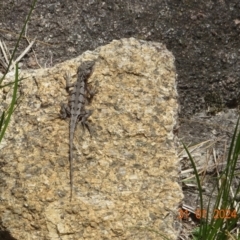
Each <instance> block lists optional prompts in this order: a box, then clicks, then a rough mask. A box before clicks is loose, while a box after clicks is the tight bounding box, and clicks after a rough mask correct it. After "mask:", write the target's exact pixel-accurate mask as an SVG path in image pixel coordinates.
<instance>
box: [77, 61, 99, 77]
mask: <svg viewBox="0 0 240 240" xmlns="http://www.w3.org/2000/svg"><path fill="white" fill-rule="evenodd" d="M94 63H95V62H94V61H86V62H83V63H82V64H81V65H80V66H79V68H78V71H77V72H78V74H80V75H84V76H85V77H89V76H90V75H91V73H92V68H93V66H94Z"/></svg>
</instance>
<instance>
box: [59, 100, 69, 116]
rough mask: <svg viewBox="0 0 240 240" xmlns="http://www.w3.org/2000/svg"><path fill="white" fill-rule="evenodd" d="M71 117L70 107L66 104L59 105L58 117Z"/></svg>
mask: <svg viewBox="0 0 240 240" xmlns="http://www.w3.org/2000/svg"><path fill="white" fill-rule="evenodd" d="M70 115H71V111H70V107H69V105H68V104H65V103H61V109H60V117H61V118H62V119H65V118H67V117H69V116H70Z"/></svg>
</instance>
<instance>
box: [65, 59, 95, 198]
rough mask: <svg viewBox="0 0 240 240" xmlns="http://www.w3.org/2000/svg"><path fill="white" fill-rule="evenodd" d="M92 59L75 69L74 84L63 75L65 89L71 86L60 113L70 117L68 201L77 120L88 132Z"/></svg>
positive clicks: (71, 182) (71, 185)
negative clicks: (89, 79)
mask: <svg viewBox="0 0 240 240" xmlns="http://www.w3.org/2000/svg"><path fill="white" fill-rule="evenodd" d="M93 66H94V61H86V62H83V63H82V64H81V65H80V66H79V68H78V71H77V81H76V83H74V84H70V81H69V75H66V76H65V79H66V89H67V91H69V88H71V87H73V90H72V91H71V98H70V101H69V104H64V103H62V104H61V110H60V115H61V118H63V119H65V118H67V117H70V122H69V148H70V149H69V162H70V187H71V193H70V201H71V200H72V192H73V163H72V161H73V138H74V132H75V128H76V124H77V122H80V123H81V124H82V126H83V127H86V128H87V129H88V130H89V132H90V133H91V131H90V127H89V124H88V121H87V119H88V117H89V116H90V115H91V114H92V111H91V110H86V109H85V106H86V104H87V103H88V102H89V101H90V100H91V99H92V97H93V95H94V94H95V92H94V91H90V89H89V88H88V86H87V80H88V78H89V77H90V75H91V73H92V69H93Z"/></svg>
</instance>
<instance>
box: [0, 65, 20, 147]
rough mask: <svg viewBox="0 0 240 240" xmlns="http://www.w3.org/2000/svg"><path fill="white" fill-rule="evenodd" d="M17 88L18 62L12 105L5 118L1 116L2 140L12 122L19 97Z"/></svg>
mask: <svg viewBox="0 0 240 240" xmlns="http://www.w3.org/2000/svg"><path fill="white" fill-rule="evenodd" d="M17 89H18V64H17V65H16V72H15V81H14V87H13V96H12V101H11V104H10V107H9V109H8V112H7V117H6V119H5V120H3V117H2V118H1V121H3V129H2V131H1V132H0V142H1V141H2V138H3V136H4V133H5V131H6V129H7V126H8V124H9V122H10V118H11V115H12V113H13V110H14V105H15V103H16V98H17Z"/></svg>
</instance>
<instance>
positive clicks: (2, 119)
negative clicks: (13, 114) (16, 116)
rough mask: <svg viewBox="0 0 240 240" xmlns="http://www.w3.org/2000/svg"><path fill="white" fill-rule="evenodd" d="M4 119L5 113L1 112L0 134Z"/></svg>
mask: <svg viewBox="0 0 240 240" xmlns="http://www.w3.org/2000/svg"><path fill="white" fill-rule="evenodd" d="M4 117H5V112H3V113H2V116H1V120H0V132H1V130H2V126H3V121H4Z"/></svg>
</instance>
